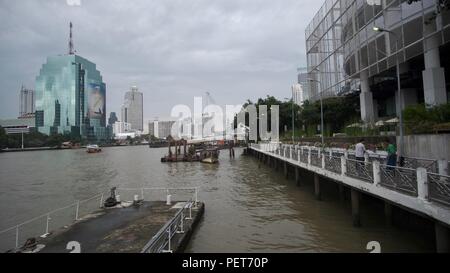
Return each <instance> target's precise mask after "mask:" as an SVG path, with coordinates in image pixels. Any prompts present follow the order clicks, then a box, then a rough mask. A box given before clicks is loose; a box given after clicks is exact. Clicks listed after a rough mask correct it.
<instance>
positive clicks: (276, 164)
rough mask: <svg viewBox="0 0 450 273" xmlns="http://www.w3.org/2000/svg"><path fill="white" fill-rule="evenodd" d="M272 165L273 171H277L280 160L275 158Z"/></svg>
mask: <svg viewBox="0 0 450 273" xmlns="http://www.w3.org/2000/svg"><path fill="white" fill-rule="evenodd" d="M274 163H275V171H278V165H279V164H280V160H279V159H278V158H275V160H274Z"/></svg>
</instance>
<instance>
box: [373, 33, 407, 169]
mask: <svg viewBox="0 0 450 273" xmlns="http://www.w3.org/2000/svg"><path fill="white" fill-rule="evenodd" d="M373 31H375V32H380V33H381V32H387V33H389V34H392V35H393V36H394V37H395V52H396V55H397V56H396V58H395V62H396V70H397V72H396V73H397V97H398V104H399V108H400V111H399V112H400V113H399V121H400V128H399V131H400V145H399V149H398V155H399V161H400V163H402V158H403V157H402V155H403V143H404V140H403V113H402V112H403V100H402V97H401V92H402V91H401V86H400V62H399V58H398V50H399V41H400V40H399V37H398V35H397V34H396V33H395V32H393V31H390V30H387V29H384V28H380V27H377V26H374V27H373Z"/></svg>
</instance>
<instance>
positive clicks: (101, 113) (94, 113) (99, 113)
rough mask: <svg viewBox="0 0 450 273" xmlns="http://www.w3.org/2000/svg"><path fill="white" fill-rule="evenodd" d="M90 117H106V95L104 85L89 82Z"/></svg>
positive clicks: (102, 118) (101, 118)
mask: <svg viewBox="0 0 450 273" xmlns="http://www.w3.org/2000/svg"><path fill="white" fill-rule="evenodd" d="M88 92H89V93H88V94H89V108H88V109H89V110H88V111H89V117H90V118H91V119H100V120H104V119H106V115H105V112H106V96H105V90H104V88H103V87H102V85H100V84H97V83H91V84H89V91H88Z"/></svg>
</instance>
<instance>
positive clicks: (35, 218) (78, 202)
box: [0, 193, 103, 234]
mask: <svg viewBox="0 0 450 273" xmlns="http://www.w3.org/2000/svg"><path fill="white" fill-rule="evenodd" d="M101 195H103V193H99V194H97V195H95V196H92V197H90V198H88V199H84V200H80V201H77V202H75V203H72V204H70V205H67V206H65V207H61V208H57V209H54V210H52V211H49V212H46V213H44V214H41V215H39V216H36V217H34V218H31V219H29V220H27V221H25V222H22V223H19V224H17V225H14V226H12V227H10V228H7V229H4V230H2V231H0V234H2V233H5V232H7V231H10V230H12V229H15V228H17V227H20V226H23V225H26V224H28V223H31V222H33V221H36V220H38V219H40V218H43V217H47V215H49V214H53V213H55V212H58V211H61V210H64V209H68V208H70V207H73V206H76V205H78V204H81V203H84V202H87V201H90V200H92V199H95V198H96V197H100V196H101Z"/></svg>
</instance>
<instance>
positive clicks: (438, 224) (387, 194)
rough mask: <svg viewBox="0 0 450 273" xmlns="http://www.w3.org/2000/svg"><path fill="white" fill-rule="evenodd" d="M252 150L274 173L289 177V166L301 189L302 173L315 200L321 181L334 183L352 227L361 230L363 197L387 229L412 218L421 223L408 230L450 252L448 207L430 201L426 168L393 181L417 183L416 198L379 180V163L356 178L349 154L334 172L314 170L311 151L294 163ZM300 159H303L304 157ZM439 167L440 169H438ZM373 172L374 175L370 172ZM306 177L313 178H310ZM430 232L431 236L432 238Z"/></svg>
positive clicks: (257, 147)
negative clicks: (373, 202)
mask: <svg viewBox="0 0 450 273" xmlns="http://www.w3.org/2000/svg"><path fill="white" fill-rule="evenodd" d="M268 148H269V149H268ZM251 149H254V150H255V151H258V152H261V153H264V154H265V155H266V156H268V157H270V160H271V161H273V162H276V164H275V167H276V169H277V170H278V168H279V167H282V166H281V165H279V164H283V167H284V174H285V175H287V174H288V166H292V167H293V168H294V169H293V170H292V171H293V175H295V182H296V184H297V185H300V174H301V173H302V174H303V172H304V173H305V176H302V178H308V179H311V178H312V179H311V180H313V183H314V195H315V197H316V199H317V200H322V192H321V185H320V182H321V181H320V180H326V181H330V183H332V182H334V183H337V191H338V194H339V198H340V200H341V201H342V202H346V201H347V199H348V198H349V197H350V199H351V215H352V222H353V225H354V226H355V227H359V226H361V210H360V200H362V197H363V196H364V200H370V199H378V200H379V201H381V202H380V203H378V204H379V205H377V207H379V208H380V209H381V211H380V212H381V213H384V216H385V222H386V224H387V225H394V224H395V225H397V224H399V225H400V223H404V221H403V220H402V219H400V217H402V215H408V214H409V216H407V217H406V218H408V217H410V216H413V217H412V218H411V219H421V220H420V221H415V222H414V221H412V222H411V224H410V225H409V227H410V228H411V227H412V228H414V229H415V230H417V231H419V230H420V231H425V232H427V233H428V235H431V236H435V237H436V250H437V251H438V252H449V251H450V250H449V249H450V247H449V246H450V242H449V240H450V239H449V237H450V236H449V227H450V220H449V219H450V210H449V209H448V207H447V206H445V205H442V204H439V203H437V202H435V201H434V200H432V199H430V198H429V194H430V192H429V188H428V187H429V185H430V183H429V181H428V179H429V177H428V176H427V171H426V169H425V168H418V169H417V170H416V172H411V174H409V175H408V176H405V177H403V176H401V177H396V179H397V178H399V179H401V180H402V181H403V180H405V181H406V182H408V183H409V182H414V181H416V182H417V188H416V191H417V195H414V194H411V193H409V192H404V191H400V190H397V189H393V188H392V187H390V186H389V185H388V184H386V183H389V178H386V177H384V178H383V177H382V176H381V173H380V171H379V169H380V167H379V162H378V161H376V160H375V161H374V162H373V163H371V162H368V163H367V164H373V166H370V167H371V168H369V169H368V170H369V172H368V174H367V175H366V176H364V175H362V174H359V173H356V174H355V173H354V170H352V169H351V168H348V167H349V166H347V162H348V159H347V157H348V154H346V153H345V152H344V156H342V157H341V158H340V166H341V168H340V169H337V170H336V169H333V168H335V167H336V163H337V162H335V163H334V165H331V163H327V161H325V160H322V164H321V165H322V166H317V164H316V165H312V164H311V154H312V153H311V151H312V149H313V148H312V147H308V154H307V156H308V161H307V162H306V160H305V159H304V158H303V160H298V159H293V158H292V156H291V157H285V156H284V153H279V152H274V151H273V150H270V149H271V147H270V145H264V144H257V145H254V147H252V148H251ZM302 155H303V156H305V155H304V154H302ZM324 162H325V163H324ZM445 163H447V162H444V161H442V163H439V170H441V169H442V170H445V169H446V167H447V166H446V164H445ZM327 164H329V165H327ZM441 165H442V166H443V167H441ZM444 165H445V166H444ZM330 167H331V168H330ZM350 167H351V166H350ZM372 169H373V172H372V171H371V170H372ZM352 172H353V173H352ZM446 173H447V172H445V173H442V174H441V175H445V174H446ZM306 174H312V177H311V176H310V175H306ZM367 176H370V177H367ZM383 179H384V181H383ZM427 181H428V183H427ZM322 182H323V181H322ZM394 182H395V181H394ZM324 186H327V185H322V187H324ZM326 189H327V187H324V189H322V190H326ZM347 189H348V190H350V192H349V194H347V192H348V190H347ZM413 190H414V189H413ZM366 197H367V198H368V199H367V198H366ZM439 198H442V197H439ZM414 217H416V218H414ZM411 225H414V226H411ZM433 227H434V228H433ZM431 232H433V233H434V234H431Z"/></svg>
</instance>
